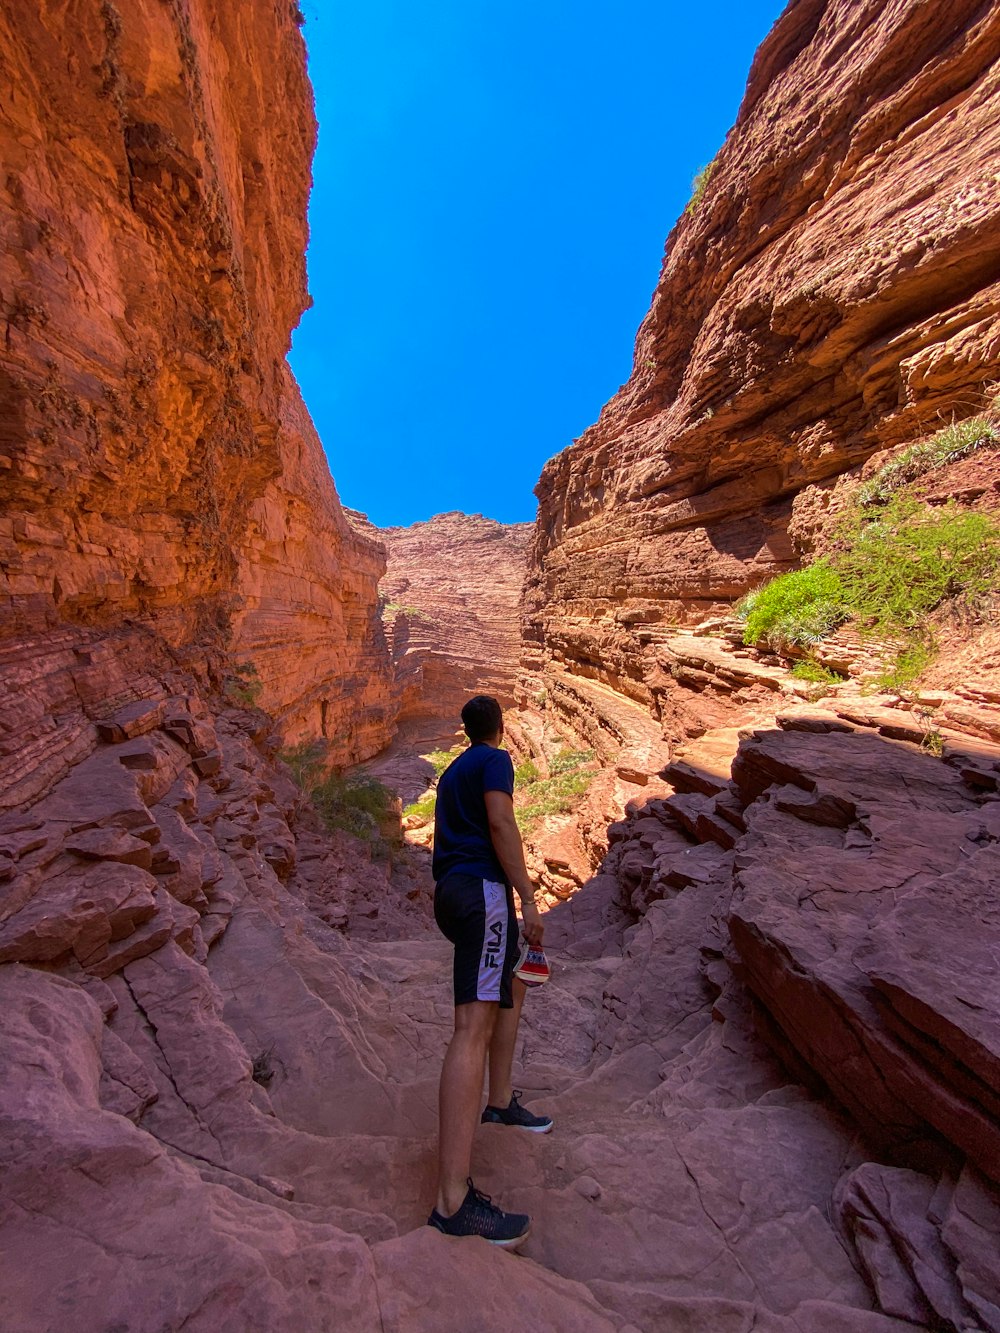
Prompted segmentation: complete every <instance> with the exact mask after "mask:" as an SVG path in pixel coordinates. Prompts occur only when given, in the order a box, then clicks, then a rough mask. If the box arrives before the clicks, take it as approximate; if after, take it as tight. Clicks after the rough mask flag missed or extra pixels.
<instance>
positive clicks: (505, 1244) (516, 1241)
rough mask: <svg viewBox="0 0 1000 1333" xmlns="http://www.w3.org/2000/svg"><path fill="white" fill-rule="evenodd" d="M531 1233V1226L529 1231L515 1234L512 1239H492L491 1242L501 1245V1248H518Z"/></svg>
mask: <svg viewBox="0 0 1000 1333" xmlns="http://www.w3.org/2000/svg"><path fill="white" fill-rule="evenodd" d="M530 1235H531V1227H530V1226H529V1227H528V1229H527V1231H526V1232H524V1234H523V1235H521V1236H513V1237H511V1239H510V1240H491V1241H490V1244H491V1245H497V1246H499V1248H500V1249H501V1250H516V1249H517V1248H518V1246H520V1245H523V1244H524V1242H525V1241H526V1240H527V1239H528V1237H529V1236H530Z"/></svg>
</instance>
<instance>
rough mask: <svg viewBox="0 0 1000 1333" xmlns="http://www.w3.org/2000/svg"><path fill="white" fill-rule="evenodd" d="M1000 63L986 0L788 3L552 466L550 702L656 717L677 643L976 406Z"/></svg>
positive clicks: (533, 648)
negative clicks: (612, 696)
mask: <svg viewBox="0 0 1000 1333" xmlns="http://www.w3.org/2000/svg"><path fill="white" fill-rule="evenodd" d="M998 50H1000V11H998V9H997V6H996V5H990V4H985V5H984V4H982V3H980V2H979V0H955V3H949V4H947V5H945V4H938V3H933V4H925V3H918V2H917V0H889V2H888V3H883V0H878V2H877V3H876V2H874V0H872V2H871V3H867V2H866V3H861V4H859V3H856V0H800V2H799V3H794V4H791V5H789V6H788V8H787V9H786V11H785V13H784V14H783V16H782V18H781V19H780V20H779V22H778V23H777V24H776V25H775V27H774V29H773V30H772V32H771V34H770V36H769V37H768V38H767V40H766V41H765V42H764V43H763V45H762V47H761V48H760V50H759V52H758V54H757V57H756V59H755V61H754V64H753V69H752V71H751V74H750V79H749V84H748V87H747V92H746V96H745V98H744V102H743V106H742V109H741V111H740V114H739V118H738V120H737V123H736V125H735V126H734V128H733V130H732V131H731V132H730V134H729V135H728V137H727V139H726V141H725V143H724V144H723V146H722V148H721V149H720V151H719V153H718V156H717V157H716V160H715V163H714V165H713V169H712V171H711V175H710V178H709V180H708V183H707V185H706V186H705V188H704V191H703V193H701V195H700V197H697V198H696V199H693V200H692V203H691V206H690V208H689V209H688V211H687V212H686V213H685V214H684V215H683V216H682V217H681V219H680V220H679V222H678V224H677V226H676V227H675V229H674V231H673V232H672V233H671V235H670V237H669V239H668V241H667V247H666V256H665V259H664V263H663V269H662V273H661V277H660V281H659V284H658V286H657V288H656V292H655V294H654V297H653V304H652V307H651V309H650V312H649V314H648V315H647V317H646V319H645V320H644V321H643V324H642V326H641V328H640V330H639V333H638V337H637V339H636V348H635V361H634V366H633V372H632V375H631V378H630V379H629V382H628V383H627V384H626V385H624V386H623V387H622V389H621V391H620V392H619V394H618V395H617V396H616V397H615V398H613V399H612V400H611V402H610V403H608V405H607V406H606V407H605V409H604V411H603V412H602V414H601V417H600V419H599V421H598V422H597V423H596V425H594V426H592V427H591V428H590V429H589V430H588V431H586V432H585V433H584V435H583V436H582V437H581V438H580V439H579V440H578V441H577V442H576V443H574V444H573V446H572V447H571V448H569V449H567V450H565V451H564V452H563V453H562V454H560V455H558V457H556V458H554V459H553V460H552V461H551V462H550V463H548V464H547V465H546V467H545V469H544V471H543V473H542V478H541V481H540V483H539V486H538V491H537V493H538V496H539V500H540V508H539V515H538V524H537V527H536V531H535V537H534V544H533V549H532V557H531V570H530V573H529V578H528V585H527V593H526V621H527V634H528V640H529V664H530V665H532V666H538V665H541V664H542V663H544V664H545V666H546V670H547V672H548V674H549V675H550V677H551V688H550V693H552V689H556V690H558V682H559V680H560V678H562V677H563V676H565V675H568V676H570V677H573V678H574V679H575V678H577V677H589V678H592V679H596V680H598V681H600V682H603V683H605V684H610V685H611V686H613V688H614V689H615V690H616V691H618V692H620V693H623V694H626V695H628V696H631V697H632V698H634V699H635V700H636V701H637V702H639V703H640V704H642V705H644V706H646V707H654V708H655V707H657V706H658V705H657V703H656V691H655V688H654V687H653V686H652V685H651V683H650V677H651V676H652V675H655V674H656V671H657V667H658V661H659V658H658V651H657V643H658V626H660V625H662V624H663V623H664V622H672V623H675V624H676V623H677V622H682V623H686V622H693V621H697V620H699V619H701V618H703V617H704V616H705V615H706V614H709V613H711V612H712V611H713V610H714V609H718V608H719V607H720V606H726V605H728V604H729V603H730V602H731V601H732V599H733V598H735V597H737V596H739V595H740V594H742V593H743V592H744V591H746V590H747V589H748V588H750V587H752V586H754V585H755V584H757V583H758V582H760V581H761V580H763V579H765V578H767V577H769V576H771V575H773V574H775V573H778V572H780V571H782V570H786V569H788V568H790V567H792V566H793V565H794V564H795V563H797V558H798V556H799V555H800V554H801V549H800V548H797V546H796V542H797V540H798V538H797V537H796V534H797V532H798V531H799V530H800V528H801V527H806V528H811V529H815V528H816V527H817V526H819V527H820V528H821V527H822V516H823V511H824V506H825V503H826V501H827V500H828V498H829V496H828V488H829V486H830V485H831V483H832V481H833V479H834V478H836V477H837V476H838V475H839V474H842V473H844V472H845V470H848V469H851V468H853V467H855V466H856V465H858V464H861V463H862V462H863V461H864V460H866V459H867V458H868V457H869V456H871V455H872V454H873V453H875V452H876V451H878V450H881V449H884V448H886V447H887V446H890V445H896V444H900V443H902V442H905V441H908V440H911V439H915V438H918V437H920V436H921V435H924V434H926V433H928V432H929V431H931V430H933V429H934V428H935V426H936V425H939V424H941V423H942V422H943V421H948V420H950V419H951V417H952V414H957V415H958V416H968V415H970V414H971V413H973V412H975V411H977V410H978V409H979V407H980V406H981V404H982V402H983V396H984V386H987V385H988V384H989V383H990V382H992V381H994V380H995V379H996V378H997V348H998V345H1000V344H998V339H1000V317H998V313H997V309H998V305H997V303H998V297H1000V283H998V280H997V265H996V254H997V249H998V244H1000V202H998V201H1000V196H998V192H997V188H996V179H995V177H996V161H997V153H998V150H1000V131H998V125H1000V85H998V80H997V73H996V69H997V66H996V61H997V54H998ZM805 516H808V519H809V521H808V522H802V523H799V524H796V522H795V520H796V518H797V517H800V518H804V517H805Z"/></svg>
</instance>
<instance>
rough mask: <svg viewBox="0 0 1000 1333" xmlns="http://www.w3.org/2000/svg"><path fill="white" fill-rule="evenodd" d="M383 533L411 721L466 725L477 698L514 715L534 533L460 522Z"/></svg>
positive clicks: (394, 642) (392, 629)
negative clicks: (468, 705) (465, 715)
mask: <svg viewBox="0 0 1000 1333" xmlns="http://www.w3.org/2000/svg"><path fill="white" fill-rule="evenodd" d="M375 532H376V534H377V536H378V537H379V538H381V540H382V541H384V543H385V547H386V555H387V565H386V572H385V576H384V578H383V580H382V583H381V585H380V590H381V594H382V600H383V605H384V614H385V619H386V624H387V626H388V631H389V637H390V642H391V646H392V654H393V658H394V659H395V662H396V670H397V674H398V680H399V683H400V687H401V689H402V702H401V709H400V719H401V721H406V720H409V719H414V718H419V717H437V718H451V719H457V717H458V713H459V710H460V709H461V707H462V704H463V703H464V702H465V700H466V699H468V698H469V696H470V695H473V694H492V695H495V696H496V698H498V699H499V700H500V703H501V704H502V705H503V706H504V707H507V705H509V704H510V703H512V702H513V699H514V694H515V684H516V680H517V674H518V668H519V664H520V655H521V630H520V599H521V589H522V585H523V583H524V574H525V566H526V561H527V553H528V542H529V540H530V537H531V527H530V525H529V524H527V523H497V522H496V521H495V520H493V519H489V518H483V516H482V515H481V514H459V513H451V514H438V515H436V517H434V518H432V519H429V520H428V521H427V522H426V523H414V524H413V525H412V526H411V527H408V528H380V529H376V530H375Z"/></svg>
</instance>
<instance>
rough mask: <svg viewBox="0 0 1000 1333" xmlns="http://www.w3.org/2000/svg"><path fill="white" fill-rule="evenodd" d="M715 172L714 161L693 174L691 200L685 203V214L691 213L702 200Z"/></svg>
mask: <svg viewBox="0 0 1000 1333" xmlns="http://www.w3.org/2000/svg"><path fill="white" fill-rule="evenodd" d="M714 171H715V159H714V158H713V159H712V161H711V162H706V163H705V165H704V166H703V167H701V168H700V170H698V171H697V172H695V176H694V179H693V180H692V182H691V198H690V199H689V200H688V202H687V207H686V208H685V209H684V212H685V213H693V212H694V211H695V209H696V208H697V207H698V205H699V204H700V203H701V201H702V199H703V198H704V195H705V191H706V190H707V189H708V183H709V181H710V180H711V179H712V174H713V173H714Z"/></svg>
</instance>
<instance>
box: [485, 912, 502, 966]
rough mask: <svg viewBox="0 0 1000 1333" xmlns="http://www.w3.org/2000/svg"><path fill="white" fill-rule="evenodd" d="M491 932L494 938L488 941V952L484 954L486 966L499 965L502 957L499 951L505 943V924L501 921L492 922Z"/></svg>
mask: <svg viewBox="0 0 1000 1333" xmlns="http://www.w3.org/2000/svg"><path fill="white" fill-rule="evenodd" d="M489 933H490V935H492V937H493V938H492V939H490V940H487V942H486V952H485V953H484V954H483V964H484V966H485V967H499V965H500V959H499V956H498V951H499V949H500V946H501V945H502V944H503V925H502V924H501V922H499V921H493V922H491V923H490V926H489Z"/></svg>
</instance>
